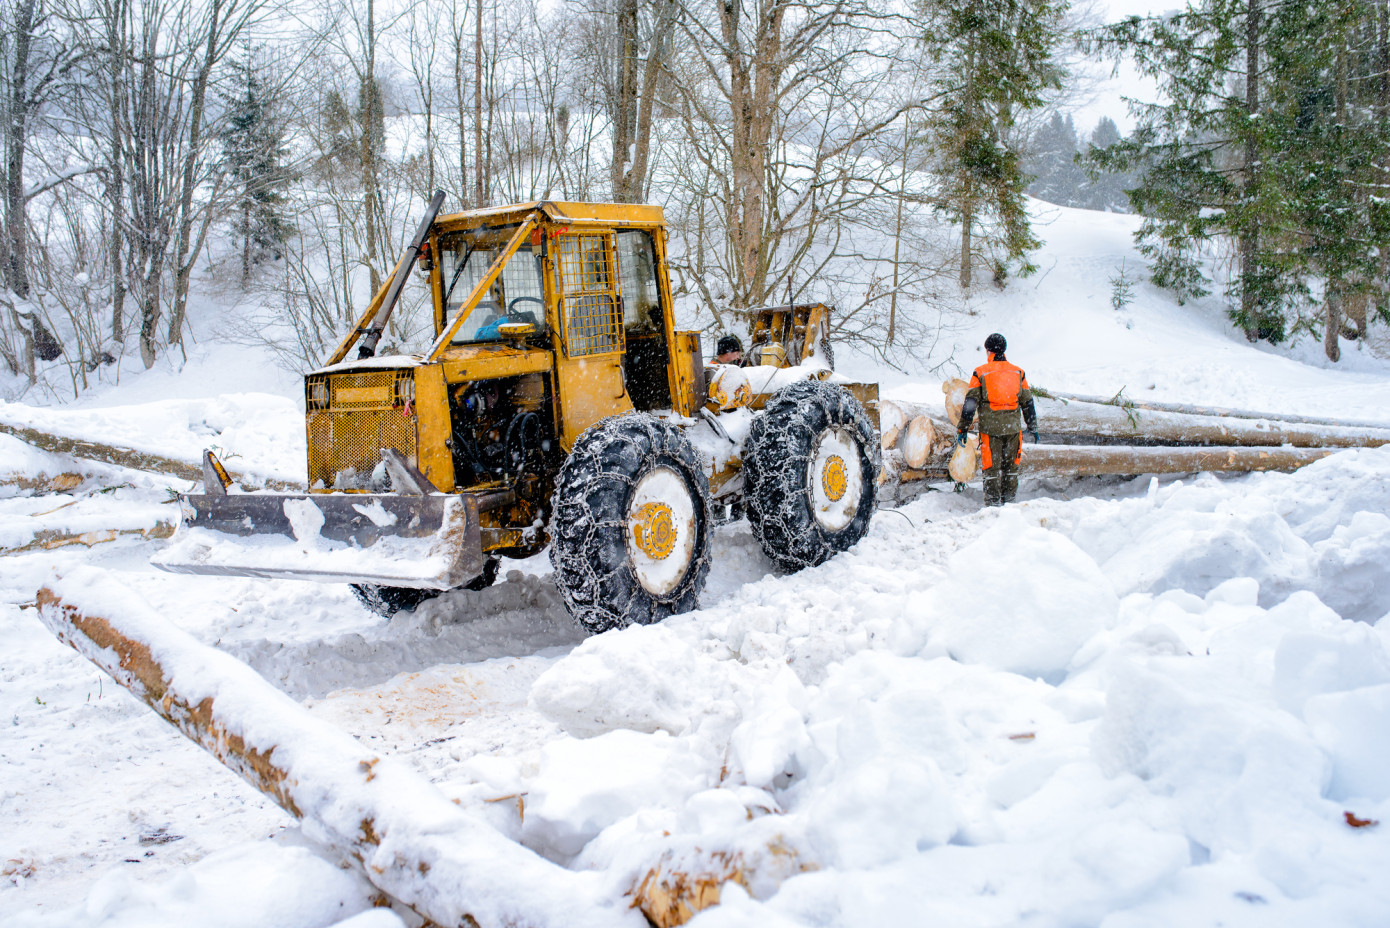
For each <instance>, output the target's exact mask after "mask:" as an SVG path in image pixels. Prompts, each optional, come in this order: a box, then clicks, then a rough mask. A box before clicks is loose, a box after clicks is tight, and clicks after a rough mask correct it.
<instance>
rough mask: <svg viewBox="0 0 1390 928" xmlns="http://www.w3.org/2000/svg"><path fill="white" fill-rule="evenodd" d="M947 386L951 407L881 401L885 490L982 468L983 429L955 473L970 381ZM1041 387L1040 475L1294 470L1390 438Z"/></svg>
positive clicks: (1335, 425)
mask: <svg viewBox="0 0 1390 928" xmlns="http://www.w3.org/2000/svg"><path fill="white" fill-rule="evenodd" d="M941 389H942V393H943V394H944V395H945V398H944V399H945V401H944V404H943V405H944V408H945V414H944V415H943V414H942V410H941V409H939V408H930V407H927V406H924V405H921V404H915V403H909V402H902V401H896V400H886V399H885V400H882V401H881V402H880V405H879V418H880V422H881V423H882V428H881V431H880V435H881V440H882V445H883V462H884V467H883V474H882V476H881V478H880V496H881V497H884V498H886V499H892V498H895V497H897V496H899V491H898V488H899V487H902V486H903V485H905V484H913V483H918V482H921V481H927V480H945V479H954V480H955V481H956V482H957V483H964V482H967V481H968V480H970V479H972V478H973V477H974V476H975V474H974V472H973V470H969V469H966V470H962V469H961V465H962V464H964V463H968V461H964V460H962V459H968V458H969V457H971V456H972V455H973V452H974V448H975V447H976V446H975V444H974V442H976V441H978V439H977V436H975V435H974V433H972V435H971V440H972V445H971V447H970V448H969V449H967V450H966V451H962V452H959V453H957V454H956V461H955V463H956V465H957V466H956V468H954V470H955V471H956V473H952V472H951V471H952V469H953V468H951V466H950V465H951V462H952V455H953V451H954V439H955V435H956V423H957V422H958V421H959V419H960V410H961V406H962V404H963V403H964V400H965V391H966V383H965V381H963V380H959V379H953V380H948V381H946V382H945V383H943V384H942V386H941ZM1036 393H1037V395H1036V396H1035V402H1036V405H1037V412H1038V425H1039V432H1040V435H1039V439H1040V443H1039V444H1036V445H1034V444H1031V443H1026V444H1025V445H1024V448H1023V458H1024V462H1025V465H1024V466H1025V468H1026V470H1027V472H1028V473H1030V474H1034V475H1047V476H1062V477H1065V476H1073V477H1086V476H1099V475H1104V474H1118V475H1139V474H1174V473H1179V474H1181V473H1195V472H1198V471H1218V472H1246V471H1263V470H1278V471H1290V470H1295V469H1297V468H1299V467H1302V466H1304V465H1305V464H1309V463H1311V462H1313V461H1316V460H1318V459H1319V458H1322V457H1325V456H1327V455H1328V454H1331V453H1332V452H1333V451H1335V450H1338V449H1341V448H1368V447H1378V446H1380V445H1384V444H1390V423H1375V422H1362V421H1341V420H1335V419H1319V418H1314V417H1303V416H1293V415H1285V414H1275V413H1259V412H1249V411H1242V410H1238V409H1225V408H1216V407H1201V406H1187V405H1178V404H1166V403H1150V402H1144V403H1134V402H1130V401H1128V400H1125V399H1124V398H1123V397H1120V396H1116V397H1113V398H1111V399H1108V400H1107V399H1104V398H1101V397H1092V396H1079V395H1075V394H1052V393H1047V392H1045V391H1036ZM961 474H968V475H967V476H966V477H965V479H961V476H960V475H961Z"/></svg>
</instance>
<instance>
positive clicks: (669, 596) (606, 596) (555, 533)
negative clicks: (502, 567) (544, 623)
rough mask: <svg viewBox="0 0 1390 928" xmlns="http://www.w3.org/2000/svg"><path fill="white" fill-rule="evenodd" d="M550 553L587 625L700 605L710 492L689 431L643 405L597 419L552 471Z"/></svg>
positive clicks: (565, 593)
mask: <svg viewBox="0 0 1390 928" xmlns="http://www.w3.org/2000/svg"><path fill="white" fill-rule="evenodd" d="M551 511H552V512H553V513H554V516H553V517H552V519H551V523H550V538H551V543H550V563H551V564H552V565H554V567H555V583H556V586H558V587H559V589H560V595H561V597H562V598H563V599H564V602H565V608H566V609H568V610H569V613H570V615H571V616H573V617H574V620H575V621H576V622H578V623H579V625H580V626H582V627H583V628H585V629H587V630H588V631H590V632H604V631H607V630H608V629H610V628H622V627H624V626H627V625H632V624H637V625H647V624H649V623H652V622H659V621H661V620H662V619H664V618H666V617H667V616H668V615H675V614H677V613H681V612H689V611H690V610H692V609H695V608H696V607H698V606H699V601H700V591H701V590H703V589H704V586H705V577H706V576H707V575H708V573H709V527H710V524H711V521H712V519H711V516H710V497H709V481H708V479H707V478H706V477H705V472H704V468H703V467H701V466H700V460H699V458H697V457H696V455H695V451H694V449H693V448H692V447H691V446H690V442H689V440H687V439H686V437H685V435H684V433H682V432H681V431H680V430H679V429H678V428H676V427H675V426H673V425H669V424H667V423H665V422H662V421H661V420H660V419H656V418H654V417H652V416H648V415H643V414H641V413H636V414H631V415H626V416H618V417H614V418H610V419H604V420H603V421H602V422H599V423H598V424H597V425H594V426H592V427H590V428H589V429H588V430H587V431H585V432H584V434H582V435H580V436H579V440H578V441H576V442H575V444H574V450H573V451H572V452H571V453H570V455H569V457H568V458H566V459H565V463H564V464H563V465H562V466H561V468H560V473H559V475H558V476H557V477H556V480H555V497H554V502H553V504H552V507H551Z"/></svg>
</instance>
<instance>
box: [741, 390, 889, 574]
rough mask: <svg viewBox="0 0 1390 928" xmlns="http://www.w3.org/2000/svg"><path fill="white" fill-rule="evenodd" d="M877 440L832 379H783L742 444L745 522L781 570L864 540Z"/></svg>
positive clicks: (876, 463) (866, 418) (850, 398)
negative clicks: (782, 385)
mask: <svg viewBox="0 0 1390 928" xmlns="http://www.w3.org/2000/svg"><path fill="white" fill-rule="evenodd" d="M878 467H879V448H878V441H877V439H876V438H875V436H874V430H873V426H872V425H871V424H870V422H869V416H868V414H867V413H865V412H864V407H863V406H861V405H859V401H858V400H856V399H855V398H854V397H853V396H851V395H850V394H849V393H848V392H847V391H845V390H844V389H843V388H841V387H837V386H835V385H834V384H829V383H823V382H821V381H819V380H807V381H801V382H798V383H794V384H791V385H790V386H787V387H785V388H784V389H782V390H780V391H778V393H777V394H776V395H775V396H774V397H773V398H772V399H771V400H770V401H769V402H768V404H767V406H766V407H765V408H764V409H763V412H762V414H761V415H759V416H758V417H757V418H756V419H754V420H753V425H752V428H751V429H749V433H748V439H747V441H745V442H744V445H743V487H744V500H745V502H746V503H747V506H748V522H749V524H751V525H752V527H753V534H754V535H755V536H756V537H757V539H758V543H759V544H760V545H762V549H763V553H764V554H766V555H767V556H768V558H769V559H770V560H772V561H773V562H774V563H776V564H777V566H778V567H781V568H782V569H783V570H787V571H795V570H800V569H802V568H803V567H811V566H813V565H815V564H820V563H822V562H824V561H826V560H828V559H829V558H831V557H833V556H834V555H835V554H837V553H839V552H840V551H844V550H846V549H848V548H849V547H851V546H852V545H854V543H855V542H857V541H859V539H860V538H863V537H864V533H865V532H867V531H868V530H869V519H870V518H871V517H872V516H873V513H874V507H875V490H876V482H875V481H876V479H877V477H878Z"/></svg>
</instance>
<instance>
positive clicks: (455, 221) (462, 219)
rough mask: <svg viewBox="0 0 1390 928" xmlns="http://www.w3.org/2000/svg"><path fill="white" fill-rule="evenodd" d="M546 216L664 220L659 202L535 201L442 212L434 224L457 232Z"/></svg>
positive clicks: (635, 222)
mask: <svg viewBox="0 0 1390 928" xmlns="http://www.w3.org/2000/svg"><path fill="white" fill-rule="evenodd" d="M530 217H535V218H537V219H538V220H540V219H542V218H543V219H544V220H546V221H548V222H551V223H553V224H555V225H557V226H565V225H568V224H573V225H575V226H593V225H605V226H615V225H621V226H628V227H639V226H640V227H648V228H655V227H657V226H660V225H662V224H663V223H664V222H665V214H664V213H663V211H662V209H661V207H660V206H646V205H639V204H633V203H565V202H547V201H539V200H537V201H534V202H531V203H513V204H510V205H507V206H490V207H487V208H485V209H474V210H467V211H465V212H461V213H454V214H452V215H449V216H441V217H439V219H438V220H436V222H435V225H436V226H437V227H438V228H439V230H440V231H441V232H458V231H462V230H464V229H476V228H478V227H480V226H496V225H507V224H510V223H513V222H521V221H523V220H525V219H527V218H530Z"/></svg>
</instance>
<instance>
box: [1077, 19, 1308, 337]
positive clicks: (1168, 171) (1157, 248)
mask: <svg viewBox="0 0 1390 928" xmlns="http://www.w3.org/2000/svg"><path fill="white" fill-rule="evenodd" d="M1267 2H1269V0H1193V2H1191V3H1190V4H1189V5H1188V7H1187V8H1186V9H1185V10H1183V11H1182V12H1180V13H1175V14H1171V15H1168V16H1164V17H1148V18H1140V17H1130V18H1129V19H1127V20H1125V21H1123V22H1121V23H1118V24H1115V25H1113V26H1109V27H1107V28H1105V29H1104V30H1102V31H1101V32H1100V33H1099V34H1098V36H1097V38H1098V44H1099V46H1100V47H1101V48H1102V49H1103V50H1106V51H1109V52H1111V53H1123V52H1128V53H1129V54H1131V55H1132V56H1133V59H1134V61H1135V63H1136V64H1137V65H1138V67H1139V70H1140V71H1141V72H1143V73H1145V74H1147V75H1149V76H1151V77H1153V78H1155V79H1156V80H1157V81H1158V83H1159V85H1160V87H1161V88H1162V90H1163V94H1164V96H1165V97H1166V100H1167V102H1165V103H1157V104H1151V105H1144V106H1138V107H1137V109H1138V114H1137V115H1138V116H1139V125H1138V127H1137V128H1136V130H1135V132H1134V133H1133V134H1132V135H1131V136H1130V137H1129V138H1128V139H1125V140H1124V141H1122V142H1120V143H1118V144H1116V145H1112V146H1110V147H1109V148H1106V149H1103V150H1096V151H1093V152H1092V154H1091V161H1092V162H1093V164H1095V165H1096V166H1097V167H1099V168H1102V169H1107V170H1116V169H1118V170H1132V169H1135V168H1137V167H1139V166H1140V165H1144V166H1145V167H1146V171H1145V174H1144V177H1143V180H1142V181H1141V182H1140V183H1139V184H1138V186H1137V187H1136V188H1135V189H1133V190H1132V191H1131V192H1130V195H1129V196H1130V203H1131V205H1132V206H1133V207H1134V209H1135V210H1136V211H1137V212H1139V213H1141V214H1142V215H1143V216H1144V223H1143V225H1142V226H1141V227H1140V230H1139V232H1138V234H1137V238H1138V240H1139V248H1140V251H1141V252H1143V253H1144V254H1145V255H1147V256H1148V257H1149V259H1150V262H1151V273H1152V278H1153V281H1154V283H1156V284H1158V285H1159V286H1162V287H1167V288H1169V289H1172V290H1173V291H1174V292H1175V293H1177V295H1178V299H1179V301H1180V302H1181V301H1183V300H1185V299H1186V298H1187V297H1190V296H1201V295H1204V294H1206V293H1207V292H1209V291H1208V289H1207V288H1208V285H1209V284H1210V281H1209V280H1208V279H1207V277H1206V275H1205V274H1204V273H1203V272H1202V270H1201V267H1200V266H1199V263H1198V256H1199V255H1200V253H1201V251H1202V249H1203V247H1204V246H1205V245H1206V243H1207V242H1209V241H1210V240H1211V239H1212V238H1213V237H1214V236H1217V235H1225V236H1229V237H1230V238H1231V239H1233V240H1234V241H1235V243H1236V252H1237V273H1236V275H1235V276H1234V278H1233V280H1232V282H1231V286H1230V290H1229V296H1230V299H1231V302H1232V306H1231V308H1230V314H1231V318H1232V319H1233V320H1234V321H1235V322H1236V324H1237V325H1239V326H1240V327H1241V328H1242V329H1244V331H1245V334H1246V337H1247V338H1249V339H1251V340H1252V341H1253V340H1255V339H1256V338H1267V339H1270V340H1271V341H1280V340H1282V339H1283V338H1284V336H1285V325H1284V308H1285V306H1286V304H1287V302H1288V299H1289V296H1290V290H1289V287H1288V286H1287V282H1286V281H1285V280H1284V279H1283V278H1282V277H1281V276H1280V275H1279V273H1278V262H1277V260H1274V259H1273V258H1272V256H1271V253H1270V249H1269V244H1270V242H1269V240H1268V239H1263V240H1262V233H1263V232H1264V231H1266V228H1265V227H1266V226H1267V225H1268V224H1269V220H1270V217H1271V213H1272V211H1273V209H1274V207H1275V205H1276V204H1275V203H1274V202H1273V199H1274V198H1277V190H1276V189H1274V187H1273V185H1272V184H1270V183H1269V176H1268V172H1267V171H1264V170H1262V168H1263V167H1264V166H1265V159H1264V158H1263V154H1264V152H1265V151H1267V149H1268V147H1269V139H1268V137H1267V136H1266V134H1265V128H1266V126H1267V121H1266V120H1264V119H1262V117H1263V116H1265V115H1266V108H1265V106H1264V101H1263V100H1262V97H1261V90H1262V89H1263V88H1264V86H1265V84H1266V82H1267V74H1266V71H1265V68H1266V67H1267V54H1264V55H1262V52H1263V51H1264V47H1265V43H1266V37H1267V31H1268V30H1267V19H1266V17H1265V15H1264V14H1265V10H1264V6H1265V4H1266V3H1267Z"/></svg>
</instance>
